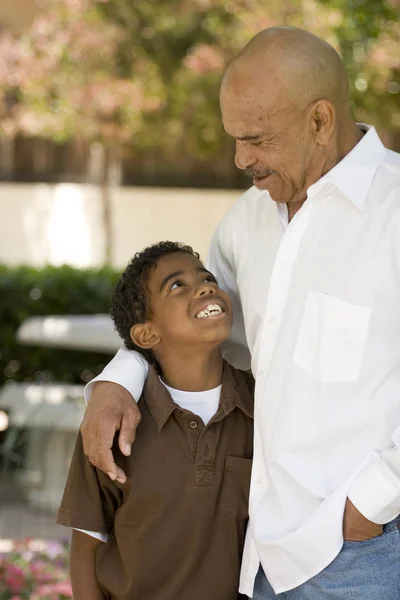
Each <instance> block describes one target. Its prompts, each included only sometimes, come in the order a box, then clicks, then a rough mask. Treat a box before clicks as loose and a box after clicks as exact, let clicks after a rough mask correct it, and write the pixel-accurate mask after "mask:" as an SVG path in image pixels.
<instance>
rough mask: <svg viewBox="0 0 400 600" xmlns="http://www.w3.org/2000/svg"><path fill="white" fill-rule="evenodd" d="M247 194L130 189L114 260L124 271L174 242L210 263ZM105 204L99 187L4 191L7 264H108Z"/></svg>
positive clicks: (124, 196)
mask: <svg viewBox="0 0 400 600" xmlns="http://www.w3.org/2000/svg"><path fill="white" fill-rule="evenodd" d="M240 193H241V192H240V191H225V190H197V189H196V190H194V189H172V188H142V187H136V188H135V187H129V188H127V187H124V188H115V189H113V190H112V227H113V238H114V247H113V258H112V263H113V264H114V266H116V267H124V266H125V265H126V263H127V262H128V260H129V259H130V257H131V256H132V255H133V254H134V253H135V252H136V251H137V250H140V249H142V248H143V247H145V246H146V245H148V244H151V243H154V242H157V241H160V240H164V239H170V240H173V241H182V242H186V243H188V244H191V245H192V246H193V247H194V248H195V249H196V250H197V251H198V252H200V253H201V255H202V257H203V258H204V257H205V254H206V250H207V246H208V243H209V241H210V238H211V235H212V233H213V231H214V229H215V227H216V226H217V224H218V223H219V221H220V220H221V219H222V217H223V216H224V214H226V212H227V211H228V210H229V208H230V206H231V205H232V204H233V202H234V201H235V200H236V199H237V198H238V197H239V195H240ZM102 218H103V217H102V203H101V199H100V192H99V189H98V188H97V187H96V186H90V185H78V184H66V183H63V184H57V185H49V184H8V183H3V184H0V262H2V263H7V264H10V265H17V264H30V265H35V266H41V265H44V264H53V265H60V264H63V263H68V264H71V265H74V266H76V267H89V266H99V265H101V264H103V262H104V245H105V244H104V228H103V221H102Z"/></svg>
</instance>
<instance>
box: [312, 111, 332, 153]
mask: <svg viewBox="0 0 400 600" xmlns="http://www.w3.org/2000/svg"><path fill="white" fill-rule="evenodd" d="M335 116H336V115H335V109H334V107H333V104H332V103H331V102H329V100H325V99H321V100H317V101H316V102H314V105H313V106H312V108H311V119H312V121H311V123H312V128H313V133H314V136H315V138H316V140H317V142H318V143H319V144H320V145H321V146H326V144H328V142H329V141H330V139H331V137H332V133H333V128H334V123H335Z"/></svg>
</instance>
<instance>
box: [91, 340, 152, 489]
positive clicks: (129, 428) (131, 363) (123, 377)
mask: <svg viewBox="0 0 400 600" xmlns="http://www.w3.org/2000/svg"><path fill="white" fill-rule="evenodd" d="M147 372H148V364H147V362H146V361H145V359H144V358H143V357H142V356H140V354H138V353H137V352H133V351H132V350H126V349H121V350H119V351H118V352H117V354H116V356H115V357H114V358H113V359H112V361H111V362H110V363H109V364H108V365H107V366H106V367H105V369H104V370H103V372H102V373H101V374H100V375H98V376H97V377H96V378H95V379H93V381H91V382H90V383H89V384H88V385H87V386H86V388H85V398H86V400H87V401H88V405H87V408H86V412H85V416H84V419H83V422H82V425H81V433H82V437H83V447H84V451H85V454H86V456H87V457H88V458H89V460H90V462H91V463H92V464H93V465H94V466H96V467H98V468H99V469H101V470H102V471H104V472H105V473H107V474H108V476H109V477H110V478H111V479H112V480H115V479H116V480H117V481H119V482H120V483H124V482H125V481H126V476H125V473H124V472H123V470H122V469H121V468H120V467H118V466H117V465H116V464H115V461H114V457H113V454H112V451H111V448H112V445H113V441H114V436H115V433H116V431H120V434H119V442H118V443H119V447H120V450H121V452H122V453H123V454H124V455H125V456H129V454H130V452H131V445H132V444H133V442H134V439H135V432H136V427H137V426H138V424H139V422H140V412H139V409H138V407H137V405H136V402H135V400H139V398H140V396H141V394H142V391H143V386H144V382H145V379H146V376H147Z"/></svg>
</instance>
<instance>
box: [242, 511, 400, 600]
mask: <svg viewBox="0 0 400 600" xmlns="http://www.w3.org/2000/svg"><path fill="white" fill-rule="evenodd" d="M274 599H278V600H400V518H399V517H398V518H397V519H395V520H394V521H392V522H391V523H388V524H387V525H385V527H384V532H383V534H382V535H380V536H379V537H377V538H374V539H372V540H368V541H366V542H345V543H344V545H343V548H342V550H341V551H340V553H339V555H338V556H337V557H336V558H335V560H334V561H333V562H332V563H331V564H330V565H328V566H327V567H326V569H324V570H323V571H322V572H321V573H318V575H316V576H315V577H313V578H312V579H310V580H309V581H306V582H305V583H303V584H302V585H300V586H299V587H296V588H294V589H292V590H289V591H288V592H284V593H281V594H275V593H274V591H273V589H272V588H271V586H270V585H269V583H268V581H267V578H266V577H265V574H264V571H263V570H262V568H261V567H260V570H259V572H258V575H257V577H256V581H255V585H254V592H253V600H274Z"/></svg>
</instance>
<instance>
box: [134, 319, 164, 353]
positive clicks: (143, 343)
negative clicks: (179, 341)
mask: <svg viewBox="0 0 400 600" xmlns="http://www.w3.org/2000/svg"><path fill="white" fill-rule="evenodd" d="M130 334H131V340H132V342H133V343H134V344H136V346H139V348H143V349H144V350H151V349H152V348H154V346H157V344H159V343H160V342H161V336H160V334H159V333H158V332H157V331H156V329H155V328H154V327H153V326H152V324H151V323H149V322H147V323H138V324H136V325H132V327H131V331H130Z"/></svg>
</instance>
